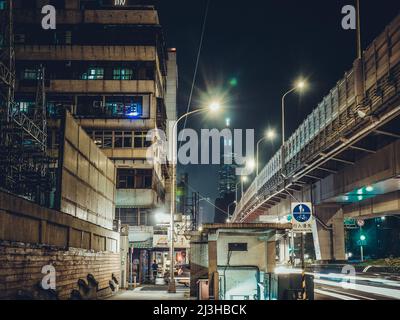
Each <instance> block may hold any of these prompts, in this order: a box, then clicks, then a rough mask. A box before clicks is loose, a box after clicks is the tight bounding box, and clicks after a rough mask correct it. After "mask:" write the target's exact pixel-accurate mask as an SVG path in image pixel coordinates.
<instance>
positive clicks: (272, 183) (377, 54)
mask: <svg viewBox="0 0 400 320" xmlns="http://www.w3.org/2000/svg"><path fill="white" fill-rule="evenodd" d="M356 63H357V60H356V62H355V63H354V67H353V69H351V70H350V71H349V72H347V73H345V76H344V78H343V79H341V80H340V81H339V82H338V83H337V85H336V86H335V87H334V88H332V89H331V91H330V92H329V94H328V95H326V96H325V97H324V98H323V99H322V101H321V102H320V103H319V105H318V107H317V108H316V109H314V111H313V112H312V113H311V114H309V115H308V117H307V118H306V119H305V120H304V121H303V123H302V124H301V125H300V126H299V127H298V128H297V130H296V131H295V132H294V133H293V134H292V135H291V136H290V137H289V139H288V140H287V141H286V143H285V146H284V152H282V148H281V149H280V150H279V151H278V152H277V153H276V154H275V155H274V156H273V157H272V158H271V159H270V160H269V162H268V163H267V164H266V166H265V167H264V168H263V169H262V171H261V172H260V173H259V175H258V176H257V177H256V178H255V180H254V181H253V183H252V184H251V185H250V187H249V188H248V189H247V191H246V192H245V193H244V195H243V196H242V198H241V199H240V201H239V203H238V204H237V206H236V209H235V213H234V220H236V219H237V218H238V216H239V214H240V213H243V210H244V209H246V208H248V207H249V206H250V205H251V202H252V200H254V199H256V198H259V197H262V196H264V195H265V194H269V193H270V192H271V190H273V189H274V188H276V186H277V185H278V184H279V183H282V181H283V178H282V179H276V176H277V175H278V174H279V175H280V173H284V174H285V175H286V176H287V177H289V178H290V176H292V175H293V174H294V173H295V172H296V171H299V170H300V169H301V168H302V167H304V156H303V159H301V157H300V155H304V151H305V150H306V151H307V152H306V153H307V156H308V157H310V158H312V157H313V156H314V157H315V156H316V155H318V154H319V153H321V152H322V151H323V150H325V149H326V148H327V146H328V143H331V144H332V142H334V141H335V139H336V141H337V138H338V137H339V136H340V134H341V133H343V132H344V131H345V130H347V129H348V128H349V124H351V123H354V121H355V120H354V118H355V117H354V114H356V113H357V111H358V110H361V109H362V110H363V112H365V113H366V114H368V113H371V112H372V111H373V107H374V106H375V107H376V105H377V104H379V102H376V101H375V102H374V101H371V98H370V97H371V96H374V97H378V98H379V97H382V96H383V95H384V94H386V95H389V94H391V93H393V91H395V90H392V89H391V88H388V87H390V86H391V83H390V82H391V81H394V80H395V79H393V77H394V74H395V71H394V70H397V69H398V68H399V63H400V15H399V16H397V17H396V18H395V19H394V21H393V22H392V23H391V24H390V25H389V26H387V27H386V29H385V31H384V32H383V33H381V34H380V35H379V36H378V37H377V38H376V39H375V40H374V41H373V43H372V44H371V45H370V46H369V47H368V48H367V49H366V50H365V51H364V54H363V57H362V59H361V62H360V63H361V68H360V69H356ZM360 71H361V72H360ZM357 72H359V74H357ZM363 108H366V109H365V111H364V109H363ZM310 145H312V146H313V148H312V149H307V148H309V147H310ZM282 154H284V155H285V159H284V162H283V161H281V157H282Z"/></svg>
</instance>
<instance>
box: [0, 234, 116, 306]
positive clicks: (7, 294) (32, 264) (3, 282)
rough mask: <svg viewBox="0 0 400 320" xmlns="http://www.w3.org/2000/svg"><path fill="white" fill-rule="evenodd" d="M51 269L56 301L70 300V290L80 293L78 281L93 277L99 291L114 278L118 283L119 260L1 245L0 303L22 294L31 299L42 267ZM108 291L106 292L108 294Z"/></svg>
mask: <svg viewBox="0 0 400 320" xmlns="http://www.w3.org/2000/svg"><path fill="white" fill-rule="evenodd" d="M46 265H52V266H53V267H54V268H55V271H56V291H57V294H58V298H60V299H69V298H70V297H71V292H72V290H74V289H75V290H79V286H78V280H79V279H84V280H86V277H87V275H88V274H92V275H93V276H94V277H95V279H96V280H97V281H98V282H99V287H98V288H99V289H107V288H109V281H110V280H112V275H113V274H114V275H115V276H116V277H117V278H118V280H119V277H120V276H119V272H120V271H119V265H120V257H119V254H117V253H110V252H93V251H90V250H84V249H75V248H70V249H68V250H65V251H64V250H60V249H57V248H54V247H49V246H38V245H30V244H24V243H15V242H9V241H1V242H0V299H15V298H18V296H20V295H21V293H24V294H28V295H34V294H36V293H37V288H36V285H37V284H38V283H41V281H42V279H43V277H44V276H45V274H42V267H43V266H46ZM111 292H112V291H111V290H107V292H105V294H106V295H109V294H111Z"/></svg>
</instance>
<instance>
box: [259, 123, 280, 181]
mask: <svg viewBox="0 0 400 320" xmlns="http://www.w3.org/2000/svg"><path fill="white" fill-rule="evenodd" d="M275 137H276V132H275V131H274V130H272V129H270V130H268V131H267V132H265V135H264V137H262V138H261V139H260V140H258V142H257V153H256V154H257V155H256V167H257V170H256V173H257V176H258V173H259V170H258V168H259V158H258V155H259V146H260V143H261V142H263V141H264V140H270V141H272V140H274V139H275Z"/></svg>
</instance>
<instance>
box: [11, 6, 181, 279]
mask: <svg viewBox="0 0 400 320" xmlns="http://www.w3.org/2000/svg"><path fill="white" fill-rule="evenodd" d="M45 4H47V1H40V0H37V1H31V2H30V4H29V5H28V4H27V3H26V2H25V1H15V8H16V10H15V11H16V21H15V24H16V30H15V38H16V48H15V52H16V71H17V78H18V86H17V91H16V97H15V99H16V102H17V103H18V105H19V108H20V109H24V110H27V112H29V109H30V108H32V106H33V105H34V92H35V90H34V83H35V82H36V81H37V77H38V71H37V70H38V68H39V66H41V65H42V66H43V67H44V69H45V85H46V88H45V91H46V101H47V113H48V117H49V118H54V119H57V117H58V116H59V115H60V114H62V112H63V111H64V110H65V109H66V110H69V111H70V112H71V114H72V115H73V117H74V118H75V119H76V121H77V122H78V123H79V125H80V126H81V127H82V128H84V130H85V131H86V133H87V134H88V135H89V137H90V138H91V139H92V140H93V141H94V142H95V144H96V145H97V146H98V147H99V148H100V149H101V150H102V152H103V153H104V154H105V155H106V156H107V157H108V158H109V159H110V160H111V161H112V162H113V163H114V165H115V167H116V194H115V207H116V209H115V219H117V220H120V221H121V223H122V224H125V225H129V226H130V227H131V228H130V231H131V232H130V234H129V241H130V244H131V246H132V248H133V251H134V255H133V259H134V260H135V261H136V262H138V263H137V266H136V267H137V270H138V271H139V270H140V275H141V277H142V279H141V280H142V281H145V280H147V279H148V275H149V266H150V263H151V261H152V260H153V259H154V255H153V256H152V255H151V252H152V251H153V250H152V249H153V245H152V241H151V238H152V237H153V234H154V232H155V230H157V226H156V224H157V222H156V219H155V212H156V211H157V210H158V209H160V208H161V209H164V208H166V209H168V208H169V207H168V203H167V202H168V200H167V198H168V194H169V188H170V187H169V185H168V184H169V170H170V168H169V166H168V165H167V164H165V163H163V162H162V161H158V160H160V154H161V152H160V150H158V149H152V150H151V151H150V149H149V147H150V146H151V145H152V143H153V142H155V140H156V139H157V138H158V137H159V136H158V135H157V134H155V135H154V136H152V137H149V136H148V133H149V131H150V130H154V129H161V130H164V131H166V128H167V120H169V119H171V120H174V119H175V118H176V90H177V66H176V50H170V52H168V51H167V48H166V46H165V42H164V36H163V31H162V28H161V26H160V22H159V17H158V13H157V11H156V9H155V8H154V7H153V6H149V5H139V4H138V1H129V0H127V1H119V2H114V1H95V0H81V1H79V0H69V1H52V2H51V4H52V5H54V6H55V7H56V14H57V20H56V21H57V25H56V29H55V30H51V29H49V30H43V29H42V27H41V20H42V17H43V15H42V14H41V8H42V6H43V5H45ZM168 71H170V76H168V77H167V72H168ZM52 128H53V130H52V131H50V132H49V137H48V140H49V143H52V144H59V143H60V142H59V141H58V135H57V126H56V125H55V126H53V127H52ZM149 151H150V152H149ZM138 228H141V229H143V230H144V229H146V230H145V231H146V233H148V235H149V237H150V238H146V237H145V238H143V237H142V236H143V234H140V232H137V231H138V230H137V229H138ZM158 232H165V230H164V231H162V230H158Z"/></svg>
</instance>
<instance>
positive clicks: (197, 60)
mask: <svg viewBox="0 0 400 320" xmlns="http://www.w3.org/2000/svg"><path fill="white" fill-rule="evenodd" d="M209 7H210V0H207V4H206V9H205V13H204V20H203V26H202V29H201V37H200V43H199V48H198V50H197V58H196V66H195V69H194V75H193V80H192V87H191V89H190V95H189V101H188V105H187V108H186V113H188V112H189V111H190V105H191V104H192V97H193V91H194V85H195V83H196V79H197V70H198V69H199V62H200V55H201V49H202V48H203V40H204V34H205V30H206V25H207V17H208V9H209ZM187 118H188V117H187V116H186V117H185V122H184V125H183V131H184V130H185V129H186V124H187ZM181 146H182V141H181V142H180V143H179V148H180V147H181Z"/></svg>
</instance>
